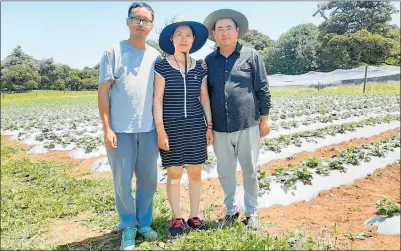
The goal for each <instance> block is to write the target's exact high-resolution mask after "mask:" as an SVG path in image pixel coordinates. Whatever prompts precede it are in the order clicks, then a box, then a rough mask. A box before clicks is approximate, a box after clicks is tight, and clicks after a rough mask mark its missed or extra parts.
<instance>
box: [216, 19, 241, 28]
mask: <svg viewBox="0 0 401 251" xmlns="http://www.w3.org/2000/svg"><path fill="white" fill-rule="evenodd" d="M222 19H230V20H232V21H233V22H234V25H235V29H237V28H238V24H237V22H235V20H234V19H231V18H222ZM219 20H220V19H219ZM219 20H217V21H219ZM217 21H216V23H217ZM216 23H214V24H213V30H216Z"/></svg>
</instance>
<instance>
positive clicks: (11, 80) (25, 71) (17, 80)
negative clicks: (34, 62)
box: [3, 64, 40, 92]
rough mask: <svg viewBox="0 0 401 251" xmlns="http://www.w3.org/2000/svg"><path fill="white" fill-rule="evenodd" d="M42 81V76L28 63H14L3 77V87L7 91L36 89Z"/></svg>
mask: <svg viewBox="0 0 401 251" xmlns="http://www.w3.org/2000/svg"><path fill="white" fill-rule="evenodd" d="M39 81H40V76H39V75H38V74H37V73H36V72H35V71H34V70H33V69H32V68H31V67H30V66H29V65H26V64H20V65H13V66H11V68H10V69H9V70H8V71H7V73H6V74H5V75H4V78H3V85H4V87H3V88H6V89H7V91H17V92H21V91H27V90H29V89H30V88H32V89H34V88H35V86H37V83H38V82H39Z"/></svg>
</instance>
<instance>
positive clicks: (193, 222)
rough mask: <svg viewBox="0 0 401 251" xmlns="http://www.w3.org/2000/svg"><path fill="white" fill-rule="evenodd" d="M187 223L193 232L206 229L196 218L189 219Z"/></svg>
mask: <svg viewBox="0 0 401 251" xmlns="http://www.w3.org/2000/svg"><path fill="white" fill-rule="evenodd" d="M187 223H188V226H189V227H190V228H192V229H195V230H205V229H206V225H205V223H204V222H203V221H202V220H201V219H199V218H198V217H193V218H191V219H188V221H187Z"/></svg>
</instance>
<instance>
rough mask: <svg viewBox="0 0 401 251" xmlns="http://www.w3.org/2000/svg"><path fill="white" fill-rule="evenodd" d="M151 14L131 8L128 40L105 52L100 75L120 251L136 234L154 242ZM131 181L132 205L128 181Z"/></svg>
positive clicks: (145, 6)
mask: <svg viewBox="0 0 401 251" xmlns="http://www.w3.org/2000/svg"><path fill="white" fill-rule="evenodd" d="M153 19H154V14H153V10H152V8H151V7H150V6H149V5H148V4H146V3H142V2H138V3H133V4H132V5H131V6H130V7H129V9H128V17H127V19H126V24H127V27H128V29H129V31H130V37H129V39H127V40H122V41H120V42H119V43H117V44H115V45H112V46H110V48H109V49H107V50H106V51H105V52H104V54H103V57H102V60H101V63H100V72H99V90H98V93H99V95H98V99H99V112H100V117H101V119H102V123H103V130H104V138H105V145H106V150H107V157H108V160H109V163H110V166H111V170H112V173H113V181H114V191H115V198H116V206H117V212H118V215H119V218H120V224H119V226H118V228H119V229H122V230H123V232H122V238H121V249H123V250H133V249H134V247H135V237H136V234H137V233H138V234H141V235H142V236H144V237H145V238H146V239H154V238H156V237H157V233H156V232H155V231H154V230H153V229H152V228H151V227H150V225H151V222H152V209H153V196H154V193H155V191H156V187H157V158H158V153H159V148H158V146H157V133H156V130H155V124H154V121H153V114H152V104H153V79H154V65H155V63H156V61H158V59H160V53H159V52H158V51H157V50H156V49H154V48H152V47H151V46H149V45H147V44H146V38H147V36H148V35H149V33H150V31H151V30H152V29H153ZM134 173H135V176H136V195H135V201H134V198H133V196H132V186H131V184H132V178H133V175H134Z"/></svg>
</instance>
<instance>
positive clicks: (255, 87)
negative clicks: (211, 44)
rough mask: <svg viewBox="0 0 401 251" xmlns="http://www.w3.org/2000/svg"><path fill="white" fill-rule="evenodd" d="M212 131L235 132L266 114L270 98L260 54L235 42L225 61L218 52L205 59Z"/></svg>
mask: <svg viewBox="0 0 401 251" xmlns="http://www.w3.org/2000/svg"><path fill="white" fill-rule="evenodd" d="M205 61H206V63H207V67H208V70H207V71H208V88H209V96H210V105H211V109H212V119H213V130H215V131H217V132H228V133H230V132H235V131H240V130H243V129H246V128H249V127H252V126H255V125H258V124H259V120H260V116H261V115H269V110H270V108H271V103H270V99H271V95H270V88H269V83H268V81H267V75H266V68H265V66H264V63H263V59H262V57H261V56H260V54H259V53H258V52H257V51H256V50H255V49H253V48H249V47H246V46H243V45H241V44H239V43H237V46H236V49H235V51H234V52H233V53H232V54H231V55H230V56H228V57H227V58H226V57H225V56H223V55H222V54H220V50H219V49H217V50H215V51H213V52H212V53H210V54H209V55H208V56H206V58H205Z"/></svg>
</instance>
